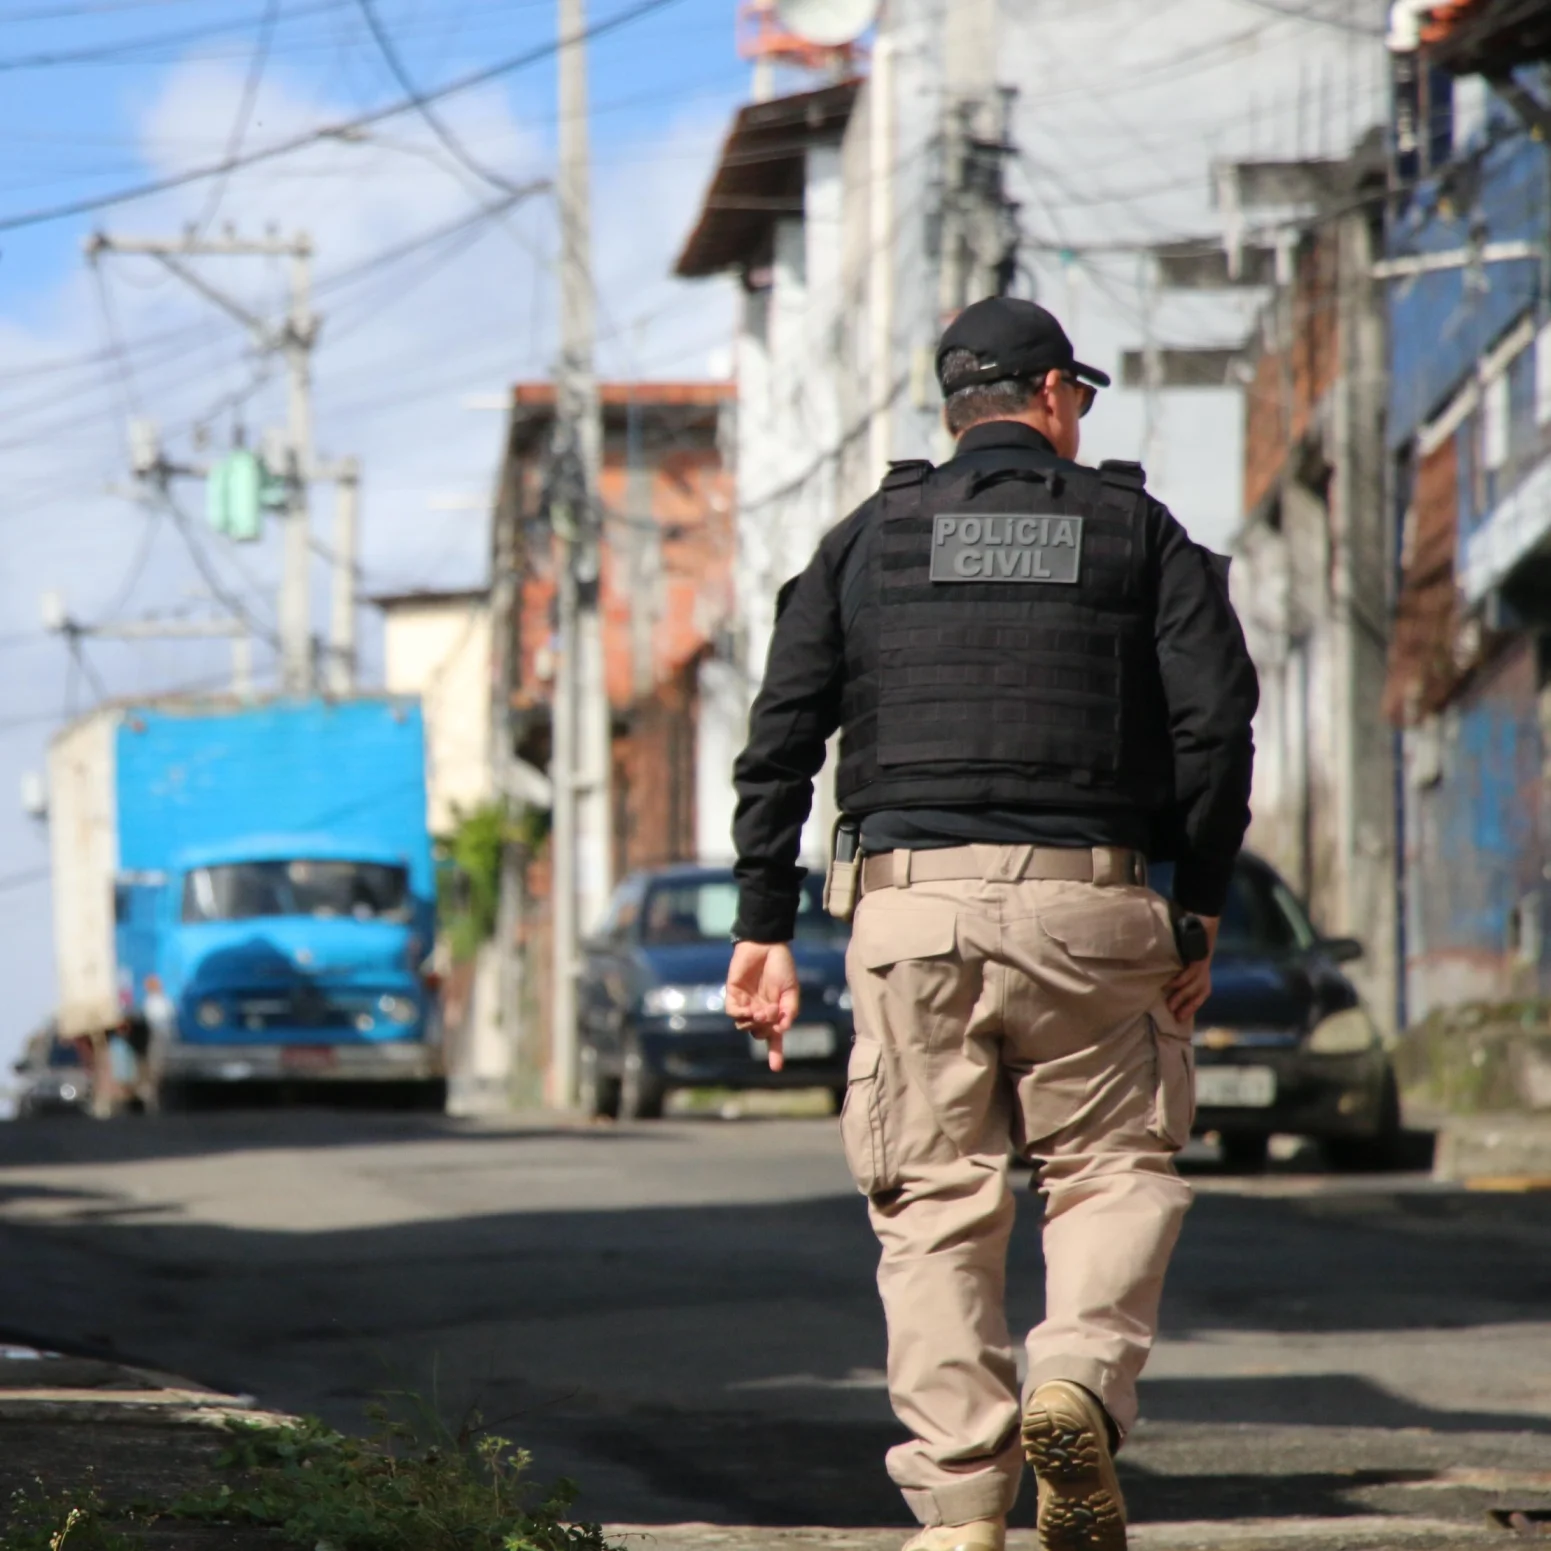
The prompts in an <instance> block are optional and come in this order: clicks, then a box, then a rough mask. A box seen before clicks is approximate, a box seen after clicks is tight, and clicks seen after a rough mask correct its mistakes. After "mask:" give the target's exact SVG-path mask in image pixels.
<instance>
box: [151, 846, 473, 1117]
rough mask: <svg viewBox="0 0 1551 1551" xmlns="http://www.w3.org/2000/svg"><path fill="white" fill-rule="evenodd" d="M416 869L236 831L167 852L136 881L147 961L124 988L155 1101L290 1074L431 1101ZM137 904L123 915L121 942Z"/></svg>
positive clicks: (438, 1090) (437, 1078) (437, 1066)
mask: <svg viewBox="0 0 1551 1551" xmlns="http://www.w3.org/2000/svg"><path fill="white" fill-rule="evenodd" d="M417 870H418V869H416V868H415V867H414V866H413V859H412V858H411V857H409V856H407V855H405V854H403V853H395V852H394V851H393V850H391V849H389V848H387V847H384V846H382V845H380V844H376V845H374V844H373V843H372V842H371V841H370V840H368V839H365V838H363V839H360V840H351V839H349V838H348V837H333V838H330V839H327V840H324V839H321V838H319V837H316V836H307V835H290V836H287V835H275V836H266V837H250V838H248V839H245V840H243V841H242V842H240V843H231V842H228V843H226V844H222V845H219V846H204V847H199V848H197V849H190V850H187V851H184V852H181V853H179V854H178V855H177V856H176V857H175V858H174V861H173V865H172V866H171V867H170V868H169V869H168V871H167V874H166V879H165V882H164V883H162V884H161V885H160V886H154V885H153V886H152V887H154V888H155V894H156V898H155V901H154V904H153V905H152V907H151V908H152V909H153V911H154V914H155V917H156V924H155V929H154V931H153V932H152V933H150V934H149V935H150V936H151V938H152V939H153V940H154V942H155V945H156V946H155V960H154V967H152V968H151V970H150V972H149V974H147V975H146V976H145V978H144V980H143V982H142V989H141V991H140V995H141V997H143V1006H144V1007H145V1013H146V1019H147V1022H148V1024H149V1025H150V1029H151V1042H150V1043H151V1061H152V1066H153V1069H154V1071H155V1073H156V1078H157V1082H158V1085H159V1087H160V1089H161V1091H162V1093H163V1096H164V1098H166V1099H169V1100H173V1101H175V1100H176V1099H178V1098H182V1097H184V1096H186V1094H187V1092H188V1090H189V1088H190V1087H191V1086H192V1085H195V1084H207V1083H228V1082H241V1081H249V1080H255V1079H257V1080H282V1079H287V1078H306V1079H345V1080H354V1081H359V1082H393V1083H395V1084H409V1085H418V1088H416V1087H409V1088H405V1089H404V1090H403V1091H404V1092H405V1093H406V1094H407V1093H416V1094H417V1095H419V1096H421V1097H423V1098H424V1100H425V1102H427V1103H438V1104H439V1102H440V1100H441V1097H442V1091H443V1084H442V1078H443V1071H442V1063H441V1051H440V1040H439V1030H438V1028H437V1025H436V998H435V996H434V994H433V987H432V986H431V984H430V983H429V981H428V979H427V978H426V976H425V974H424V967H425V964H426V959H427V956H428V954H429V953H430V950H431V944H432V933H433V931H434V922H433V920H432V914H431V911H432V906H431V903H430V901H429V899H428V898H425V897H424V896H423V895H421V894H418V893H417V891H416V889H415V887H414V884H415V877H414V874H415V872H416V871H417ZM145 887H146V885H145V884H143V883H142V884H141V885H140V888H142V889H143V888H145ZM143 908H144V907H143V906H142V907H141V911H143ZM141 911H136V910H133V909H132V910H130V911H129V912H128V913H127V919H126V920H125V922H124V923H123V924H122V925H121V927H120V932H121V937H122V938H131V939H132V938H133V937H134V936H135V935H136V933H137V931H138V930H139V927H138V923H137V921H136V916H137V915H138V914H140V913H141ZM137 946H138V945H137V944H136V943H135V942H134V941H132V940H131V941H122V940H121V944H120V954H121V957H120V965H121V968H122V967H127V966H132V965H133V963H134V959H135V958H136V957H141V958H142V959H143V953H140V954H137V953H136V948H137ZM130 973H131V976H133V973H134V972H133V969H132V968H131V970H130Z"/></svg>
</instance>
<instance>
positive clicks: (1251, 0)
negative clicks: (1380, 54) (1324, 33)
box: [1241, 0, 1384, 38]
mask: <svg viewBox="0 0 1551 1551" xmlns="http://www.w3.org/2000/svg"><path fill="white" fill-rule="evenodd" d="M1241 3H1242V4H1244V5H1252V6H1254V8H1255V9H1256V10H1257V11H1269V12H1270V13H1271V15H1272V16H1285V17H1286V18H1287V19H1288V20H1289V21H1295V22H1306V23H1307V24H1308V25H1310V26H1311V27H1334V28H1335V29H1336V31H1337V32H1350V33H1354V34H1356V35H1357V36H1358V37H1361V38H1382V37H1383V36H1384V29H1383V28H1382V27H1375V26H1373V25H1371V24H1364V23H1363V22H1359V21H1355V20H1353V19H1352V18H1350V17H1345V16H1330V15H1327V14H1326V13H1325V12H1323V11H1315V10H1311V9H1309V8H1308V7H1307V6H1302V5H1293V4H1290V3H1283V0H1241Z"/></svg>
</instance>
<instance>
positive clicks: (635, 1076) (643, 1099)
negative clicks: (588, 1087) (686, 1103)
mask: <svg viewBox="0 0 1551 1551" xmlns="http://www.w3.org/2000/svg"><path fill="white" fill-rule="evenodd" d="M667 1097H668V1085H667V1084H666V1083H665V1082H664V1081H663V1080H662V1078H660V1077H659V1076H658V1075H657V1074H656V1073H655V1072H654V1071H653V1070H652V1069H651V1067H650V1066H648V1065H647V1062H646V1057H645V1056H643V1055H642V1054H641V1048H640V1046H639V1045H636V1044H634V1043H631V1044H629V1045H627V1046H626V1047H625V1067H624V1073H623V1075H622V1076H621V1077H620V1080H619V1115H620V1118H621V1119H622V1120H658V1119H660V1118H661V1117H662V1106H663V1101H664V1100H665V1099H666V1098H667Z"/></svg>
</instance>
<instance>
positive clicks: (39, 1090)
mask: <svg viewBox="0 0 1551 1551" xmlns="http://www.w3.org/2000/svg"><path fill="white" fill-rule="evenodd" d="M14 1070H15V1072H16V1075H17V1078H18V1084H17V1092H16V1118H17V1119H18V1120H32V1119H35V1118H36V1117H38V1116H40V1115H84V1114H86V1113H88V1111H89V1109H90V1106H91V1099H92V1076H91V1070H90V1068H89V1067H88V1066H87V1064H86V1062H85V1060H84V1059H83V1057H82V1054H81V1048H80V1046H79V1045H78V1044H77V1043H76V1042H75V1041H73V1040H68V1039H61V1038H60V1037H59V1035H58V1034H56V1033H54V1032H53V1030H52V1028H49V1029H44V1030H42V1031H40V1032H39V1033H37V1034H34V1035H33V1036H32V1037H31V1039H29V1040H28V1041H27V1049H26V1052H25V1054H24V1055H23V1056H22V1059H21V1060H20V1061H18V1062H17V1063H16V1066H15V1068H14Z"/></svg>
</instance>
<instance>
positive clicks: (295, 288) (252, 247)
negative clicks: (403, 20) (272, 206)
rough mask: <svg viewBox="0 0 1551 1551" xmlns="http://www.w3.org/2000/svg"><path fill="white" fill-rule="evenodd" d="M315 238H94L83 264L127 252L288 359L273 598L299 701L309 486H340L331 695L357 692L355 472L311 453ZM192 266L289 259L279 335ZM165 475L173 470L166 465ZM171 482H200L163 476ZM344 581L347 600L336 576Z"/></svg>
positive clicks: (284, 677) (308, 681)
mask: <svg viewBox="0 0 1551 1551" xmlns="http://www.w3.org/2000/svg"><path fill="white" fill-rule="evenodd" d="M312 251H313V250H312V239H311V238H310V237H308V236H306V235H305V233H301V234H298V235H297V236H295V237H278V236H275V237H260V238H253V239H249V238H241V237H236V236H226V237H219V238H201V237H198V236H196V235H195V234H194V233H193V232H192V231H190V232H188V233H186V234H185V235H184V236H181V237H172V238H157V237H110V236H108V235H106V234H105V233H101V232H99V233H97V234H96V235H95V236H93V237H90V238H88V239H87V243H86V254H87V258H88V259H89V260H90V261H91V262H93V263H95V262H96V261H97V259H98V258H99V256H100V255H102V254H104V253H134V254H143V255H145V256H147V257H149V258H154V259H155V260H156V261H157V262H158V263H160V264H161V265H162V267H163V268H165V269H167V270H169V271H170V272H171V273H172V274H174V275H176V276H177V277H178V278H179V279H180V280H182V281H183V282H184V283H185V284H186V285H188V286H189V287H190V288H191V289H193V290H195V291H197V292H198V293H199V294H200V295H201V296H203V297H204V298H205V299H206V300H207V301H210V302H213V303H214V304H215V305H216V306H217V307H219V308H220V309H221V310H222V311H223V312H225V313H227V314H228V315H229V316H231V317H233V318H235V319H236V320H237V322H239V323H240V324H242V326H243V327H244V328H246V329H247V330H248V332H249V333H250V334H251V335H252V337H253V340H254V343H255V344H256V345H257V346H258V348H259V349H260V350H261V351H264V352H266V353H278V354H280V355H283V356H284V357H285V362H286V375H287V395H286V468H285V470H284V473H285V476H286V483H287V496H286V518H285V522H286V527H285V556H284V563H283V570H282V580H281V586H280V599H279V610H278V613H279V620H280V680H281V687H282V689H283V690H284V691H285V693H287V694H290V695H305V694H308V693H310V692H311V690H312V688H313V661H312V599H311V589H310V574H309V573H310V571H311V559H312V557H311V541H312V526H311V515H310V505H309V492H310V488H311V484H312V482H313V481H314V480H330V479H332V480H336V481H338V482H339V484H340V493H339V501H340V505H339V517H338V531H337V532H336V535H335V539H336V542H335V550H334V565H335V580H334V593H333V597H334V621H333V627H332V631H331V637H332V642H331V644H332V647H333V660H332V661H331V663H330V671H329V687H330V689H331V690H333V691H334V692H335V693H340V694H344V693H348V692H349V691H350V689H352V688H353V687H354V659H355V596H354V587H355V493H356V490H357V488H358V483H359V478H360V473H359V469H358V467H357V465H356V463H355V460H354V459H347V460H346V461H345V462H343V463H340V464H337V465H332V466H324V465H320V464H319V463H318V462H317V461H316V458H315V456H314V453H313V435H312V350H313V346H314V345H315V344H316V342H317V337H318V320H317V317H316V316H315V315H314V313H313V311H312ZM191 258H288V259H289V260H290V300H289V304H288V307H287V311H286V319H285V322H284V323H283V324H281V325H280V326H279V327H276V326H274V325H272V324H270V323H268V322H266V321H265V320H264V319H263V318H261V317H259V316H258V315H257V314H255V313H253V312H252V311H250V310H249V309H248V307H247V306H245V305H244V304H243V303H242V302H240V301H237V300H235V299H234V298H233V297H231V296H229V295H227V294H226V293H225V292H224V291H222V290H219V289H218V288H217V287H216V286H214V285H212V284H211V283H210V282H209V281H208V280H206V279H205V277H204V276H203V275H202V274H200V273H198V272H197V271H196V270H194V269H191V268H190V267H189V265H188V263H187V262H186V261H187V260H188V259H191ZM166 467H167V468H169V469H170V466H166ZM170 471H171V472H174V473H199V472H200V471H199V470H193V469H170ZM342 571H343V572H344V573H345V574H346V575H347V576H348V579H349V580H348V596H347V588H346V584H345V582H344V581H343V580H342V579H341V572H342Z"/></svg>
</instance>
